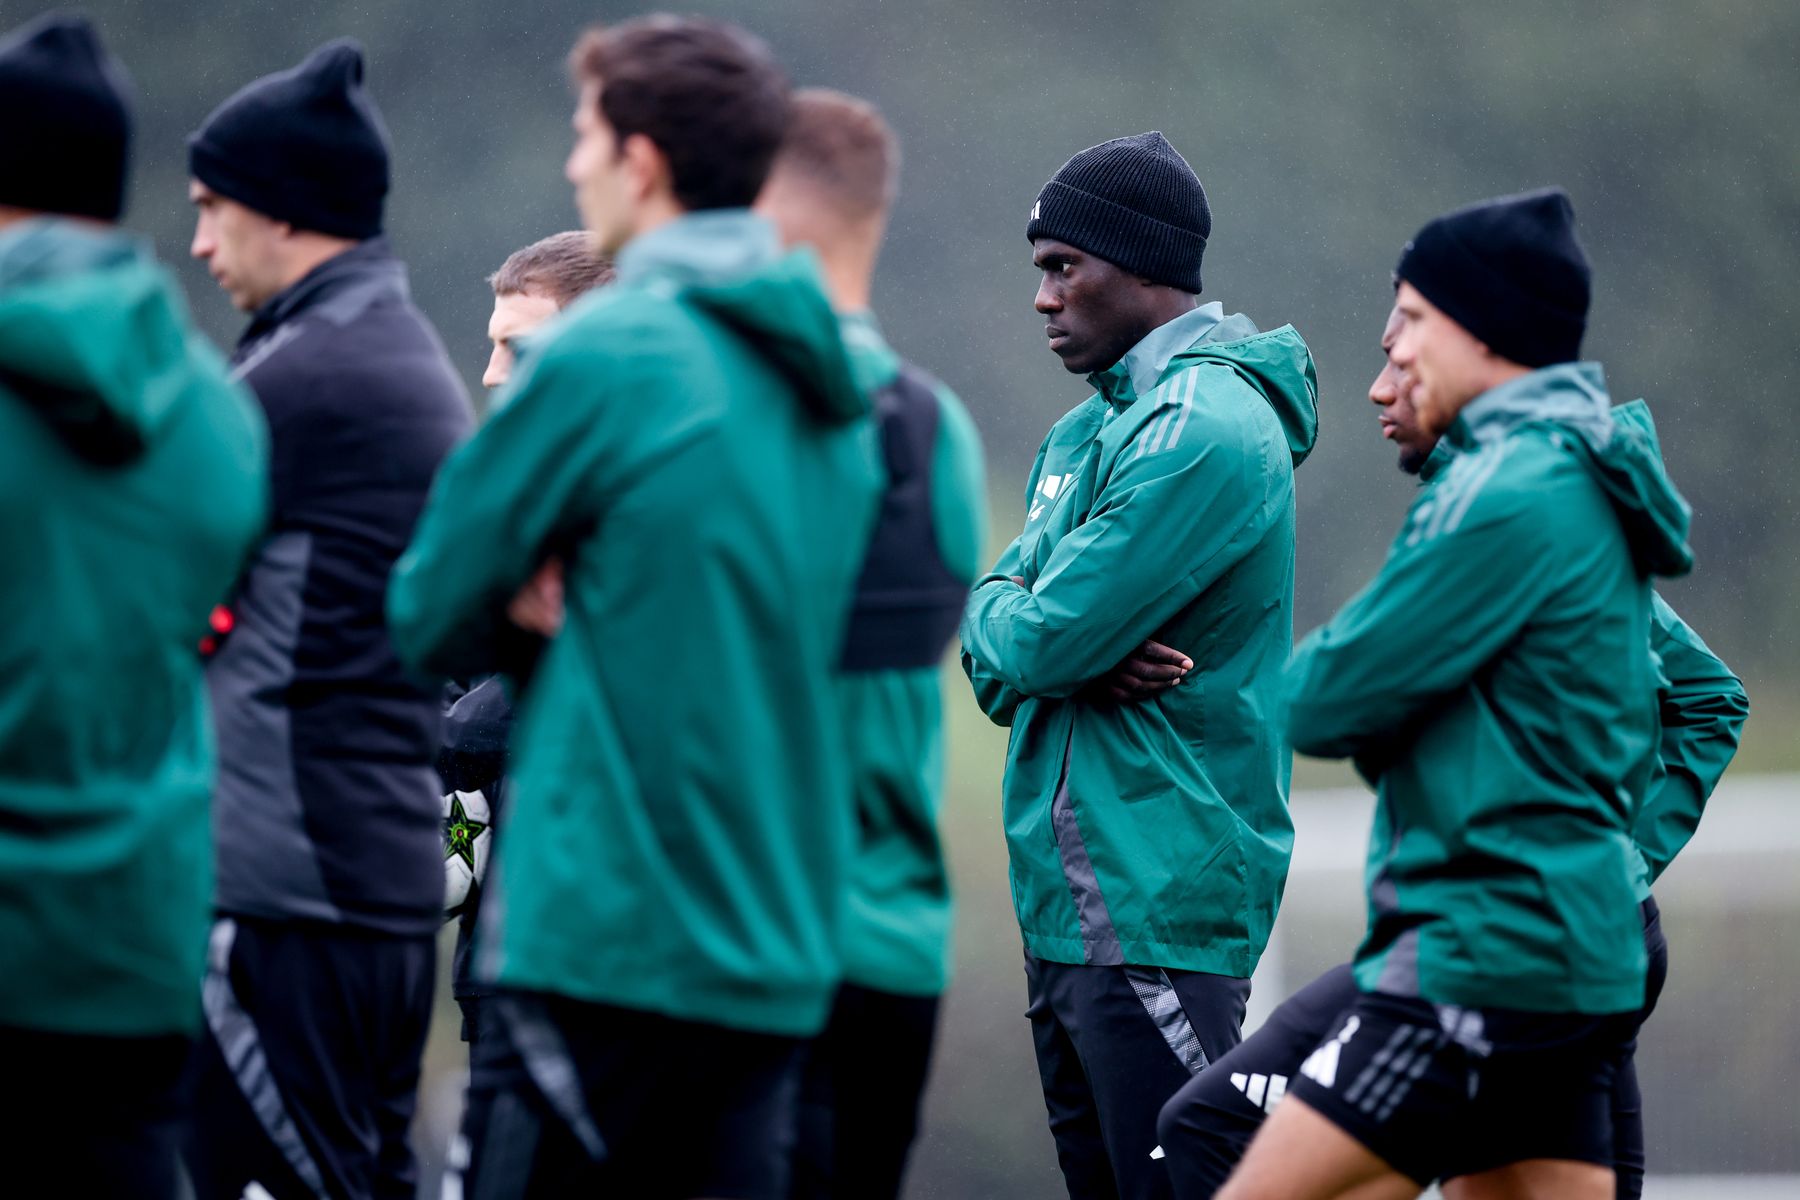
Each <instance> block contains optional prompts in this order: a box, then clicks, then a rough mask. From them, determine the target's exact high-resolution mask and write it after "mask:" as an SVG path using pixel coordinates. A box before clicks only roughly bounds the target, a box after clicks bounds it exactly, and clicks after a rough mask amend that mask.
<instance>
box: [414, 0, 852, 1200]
mask: <svg viewBox="0 0 1800 1200" xmlns="http://www.w3.org/2000/svg"><path fill="white" fill-rule="evenodd" d="M572 66H573V68H574V73H575V76H576V79H577V81H578V83H579V86H580V97H579V99H578V101H577V104H576V108H575V117H574V122H575V129H576V140H575V146H574V149H573V151H572V152H571V154H570V156H569V160H568V164H567V167H566V172H565V173H566V174H567V176H568V178H569V180H570V182H571V183H573V184H574V185H575V190H576V202H577V206H578V207H579V208H580V210H581V213H582V217H583V221H584V224H585V225H586V227H587V228H588V230H589V231H590V232H591V233H593V234H594V235H595V238H596V244H597V248H598V249H599V250H601V251H602V252H603V253H607V254H609V255H612V256H613V258H614V261H615V263H616V264H617V269H618V278H617V280H616V282H615V283H613V284H612V285H611V286H610V287H607V288H605V289H603V290H602V291H600V292H598V293H596V294H595V295H593V296H591V297H590V298H588V299H586V300H584V301H582V302H581V303H579V304H578V305H576V306H575V308H574V309H572V310H571V311H570V312H569V313H567V314H566V315H565V316H564V317H563V318H561V319H560V320H559V322H558V324H557V327H556V329H555V330H554V331H553V332H552V333H551V334H550V335H549V336H548V337H546V338H543V339H541V340H540V341H539V342H538V343H537V344H535V345H534V346H532V348H531V349H530V351H529V352H528V353H527V354H526V355H525V357H524V358H523V359H522V361H521V362H520V364H519V370H518V372H517V373H516V374H515V375H514V377H513V379H512V381H511V382H510V383H509V384H508V385H507V386H506V388H505V389H504V390H503V391H502V393H501V395H500V396H499V398H498V400H497V402H496V405H495V413H494V415H493V416H492V417H491V418H490V419H489V421H488V423H487V424H486V425H485V426H483V428H482V429H481V431H480V432H479V433H477V434H476V435H475V437H474V439H473V440H472V441H470V442H469V444H468V445H467V446H465V447H463V448H462V449H461V450H459V451H458V452H457V454H456V455H455V456H454V457H453V458H452V460H451V462H450V465H449V466H448V467H447V468H446V470H445V472H444V475H443V477H442V478H441V479H440V480H439V483H438V486H437V489H436V491H435V492H434V494H433V497H432V503H431V505H430V507H429V509H428V510H427V513H426V516H425V519H424V522H423V523H422V525H421V527H420V530H419V533H418V536H417V538H416V540H415V542H414V545H413V547H412V549H411V550H410V551H409V552H408V555H407V558H406V559H405V561H404V562H403V564H402V567H401V569H400V571H399V572H398V573H397V574H396V576H395V580H394V584H393V588H392V592H391V595H390V598H389V610H390V614H391V619H392V622H393V627H394V631H395V636H396V639H397V641H398V643H399V645H400V646H401V649H402V652H403V653H404V655H405V656H406V657H407V658H408V659H409V660H411V661H412V662H414V663H415V664H417V665H419V666H421V667H424V668H426V669H430V670H435V671H438V672H440V673H442V674H445V675H448V676H453V677H466V676H469V675H473V674H478V673H481V672H484V671H491V670H494V669H496V668H497V667H500V666H502V665H504V661H505V659H506V657H507V656H508V655H509V654H511V653H513V651H514V647H515V646H516V643H517V641H518V638H519V637H520V636H522V634H521V632H520V630H519V627H518V626H517V625H516V624H514V623H513V622H512V621H511V620H510V619H509V617H508V608H509V605H510V602H511V600H512V599H513V597H514V596H515V594H516V593H517V591H518V590H519V588H520V587H521V586H522V585H524V584H525V583H526V581H527V580H528V579H529V578H530V577H531V576H532V574H533V573H534V572H535V571H536V570H537V569H538V568H539V567H540V566H541V564H542V563H543V562H544V561H546V559H547V558H549V557H550V556H552V555H556V556H559V557H561V558H562V560H563V562H564V574H565V584H564V597H565V602H566V618H565V620H564V623H563V626H562V628H561V630H560V632H558V633H557V635H556V636H555V637H554V638H552V639H550V641H549V643H548V645H547V647H545V648H544V650H543V654H542V657H541V659H540V661H539V662H538V663H537V666H536V670H535V672H534V674H533V675H532V678H531V681H530V682H529V684H528V685H527V686H526V688H525V691H524V693H523V696H522V700H521V705H520V710H519V719H518V722H517V724H516V725H515V727H514V737H513V755H512V759H511V770H512V774H511V780H510V783H511V789H512V790H511V793H510V801H509V804H508V808H507V814H506V829H505V831H504V836H503V837H502V838H501V840H500V843H499V845H498V847H497V850H498V854H497V858H496V861H495V863H494V866H493V868H492V871H491V873H490V875H489V878H488V882H487V887H488V897H487V902H486V903H487V906H488V907H487V908H486V910H485V913H484V917H483V926H484V928H483V932H482V936H481V938H480V940H479V942H478V944H477V946H476V955H477V964H476V965H477V970H478V972H479V973H480V974H481V975H482V976H483V977H484V978H488V979H491V980H494V981H495V982H497V983H498V984H499V985H500V987H501V989H502V994H501V995H499V996H496V997H495V998H494V999H493V1001H492V1002H491V1003H492V1005H493V1006H494V1008H495V1009H496V1011H497V1012H498V1013H499V1020H498V1022H497V1024H498V1025H499V1027H500V1028H501V1029H502V1030H503V1031H504V1033H505V1035H506V1036H505V1037H504V1038H503V1039H502V1038H493V1039H490V1038H487V1037H485V1036H484V1037H482V1038H480V1039H478V1040H477V1041H476V1042H475V1045H474V1051H473V1053H474V1064H473V1068H472V1073H473V1078H472V1084H471V1086H472V1089H473V1091H475V1092H476V1093H478V1094H479V1093H484V1092H485V1093H487V1094H488V1095H489V1096H490V1099H491V1107H490V1109H489V1112H490V1114H491V1115H490V1116H489V1118H488V1121H487V1125H486V1127H485V1128H484V1129H482V1130H471V1131H469V1136H470V1141H471V1143H472V1146H473V1150H474V1159H473V1162H472V1164H471V1175H472V1179H471V1182H470V1187H471V1189H472V1190H473V1191H474V1193H475V1194H477V1195H482V1194H494V1195H500V1194H504V1195H508V1196H562V1195H571V1194H578V1193H584V1192H598V1191H601V1190H605V1191H607V1192H608V1193H609V1194H617V1195H628V1196H642V1197H723V1198H737V1197H755V1198H759V1200H762V1198H767V1200H775V1198H777V1197H781V1196H782V1195H784V1193H785V1190H786V1186H787V1158H788V1152H787V1150H788V1144H789V1139H790V1137H791V1131H792V1121H793V1115H794V1095H795V1087H796V1083H797V1079H798V1064H799V1056H800V1050H801V1047H802V1045H803V1044H804V1040H805V1039H807V1038H811V1037H813V1036H814V1035H816V1034H817V1033H818V1032H819V1031H820V1029H821V1028H823V1026H824V1024H825V1018H826V1014H827V1012H828V1010H829V1008H830V1004H831V1000H832V997H833V995H834V993H835V991H836V989H837V984H838V981H839V977H840V974H841V964H840V957H841V955H840V949H839V945H838V935H839V931H840V924H841V922H840V916H841V912H842V909H843V907H844V905H845V898H846V894H847V882H846V874H847V871H848V868H849V865H850V857H851V849H852V836H853V826H854V815H853V806H852V804H851V801H850V781H849V773H848V770H847V764H846V761H845V754H844V747H843V743H842V729H841V727H840V724H839V717H838V713H837V707H836V706H837V694H836V691H835V688H834V674H835V669H836V667H837V665H838V663H839V661H840V657H841V651H842V647H843V637H844V631H845V626H846V621H847V618H848V616H849V612H850V607H851V597H852V590H853V587H854V584H855V582H856V578H857V572H858V569H859V568H860V566H861V564H862V560H863V556H864V552H865V551H866V550H867V548H868V543H869V535H870V531H871V529H872V528H873V523H874V519H875V514H876V503H877V499H878V497H879V493H880V487H881V476H880V472H879V470H878V469H877V464H876V462H875V457H874V453H873V444H872V438H871V436H870V434H871V430H870V427H869V423H868V422H867V420H866V417H867V415H868V412H869V404H868V399H867V397H866V396H865V395H864V394H863V393H862V392H861V391H860V390H859V389H858V388H857V386H856V382H855V378H854V376H853V374H852V369H851V366H850V363H849V360H848V359H847V357H846V355H845V352H844V347H843V343H842V340H841V337H840V334H839V332H838V320H837V317H836V316H835V315H834V313H833V312H832V308H831V304H830V301H829V299H828V298H827V296H826V293H825V291H824V287H823V285H822V283H821V281H820V279H819V277H818V272H817V269H816V268H815V267H814V265H813V259H812V257H811V255H808V254H798V253H797V254H791V255H785V256H784V255H782V254H781V253H780V249H779V246H778V244H777V242H776V235H775V231H774V229H773V228H772V227H771V226H770V225H769V224H768V223H767V222H766V221H764V220H762V219H761V218H758V217H756V216H755V215H753V214H752V213H751V212H750V211H748V206H749V205H750V203H751V202H752V201H754V200H755V198H756V195H757V192H758V191H759V190H760V188H761V187H762V184H763V181H764V179H765V177H766V176H767V174H768V169H769V164H770V162H771V161H772V160H773V158H774V156H775V153H776V150H777V148H778V147H779V145H780V143H781V139H782V136H783V134H784V133H785V131H786V128H787V123H788V113H789V88H788V84H787V81H786V78H785V76H784V75H783V73H782V72H781V70H780V68H779V67H778V66H777V65H776V63H775V62H774V60H773V58H772V57H771V56H770V54H769V51H768V50H767V48H766V47H765V46H764V45H763V44H762V43H761V42H759V41H757V40H756V39H754V38H752V37H750V36H749V35H748V34H745V33H743V32H742V31H740V30H738V29H736V28H735V27H732V26H729V25H724V24H720V23H717V22H713V21H707V20H701V19H684V18H676V17H670V16H660V15H659V16H651V17H645V18H641V19H638V20H634V21H630V22H627V23H624V24H621V25H618V26H614V27H610V28H606V29H597V30H594V31H592V32H590V33H589V34H587V35H586V36H585V37H583V38H582V40H581V41H580V43H579V44H578V45H577V46H576V48H575V51H574V54H573V56H572ZM496 918H497V919H496Z"/></svg>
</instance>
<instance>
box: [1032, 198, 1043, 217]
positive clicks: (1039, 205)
mask: <svg viewBox="0 0 1800 1200" xmlns="http://www.w3.org/2000/svg"><path fill="white" fill-rule="evenodd" d="M1042 207H1044V202H1043V201H1042V200H1039V201H1037V202H1036V203H1034V204H1033V205H1032V206H1031V219H1032V220H1033V221H1035V220H1037V219H1038V209H1040V208H1042Z"/></svg>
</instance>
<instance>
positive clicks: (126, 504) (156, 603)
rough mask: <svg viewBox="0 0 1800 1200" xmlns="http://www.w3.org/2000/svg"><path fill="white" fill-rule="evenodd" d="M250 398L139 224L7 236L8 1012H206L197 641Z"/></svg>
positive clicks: (4, 783)
mask: <svg viewBox="0 0 1800 1200" xmlns="http://www.w3.org/2000/svg"><path fill="white" fill-rule="evenodd" d="M264 455H265V437H264V432H263V428H262V422H261V420H260V419H259V418H258V416H257V414H256V411H255V407H254V405H253V404H252V403H251V401H250V398H249V397H248V396H247V395H245V394H244V393H243V391H242V390H241V389H240V388H237V387H235V386H233V385H232V384H231V383H230V381H229V380H228V379H227V377H226V373H225V365H224V363H223V362H221V361H220V360H219V357H218V355H217V354H216V353H214V352H213V351H212V350H211V348H210V347H208V346H207V345H206V344H205V342H204V341H203V340H202V339H201V338H200V337H199V336H197V335H196V334H195V333H193V331H192V330H191V329H190V328H189V327H188V322H187V314H186V311H185V309H184V307H183V305H182V303H181V300H180V294H179V292H178V291H177V289H176V287H175V286H174V283H173V281H172V280H171V279H170V278H169V277H168V275H167V274H166V273H165V272H164V271H163V269H162V268H161V267H159V266H157V265H156V263H155V261H154V260H153V259H152V258H151V257H150V254H149V252H148V250H147V249H146V248H145V247H144V246H143V245H141V244H140V243H139V242H138V241H137V240H136V239H134V238H131V237H128V236H126V235H124V234H121V233H118V232H114V231H101V230H99V229H97V228H93V227H88V226H83V225H77V224H75V223H72V222H63V221H28V222H22V223H20V224H18V225H15V226H12V227H10V228H8V229H7V230H5V231H4V232H0V561H3V562H4V563H5V564H6V586H5V587H4V588H0V679H4V680H5V681H6V686H5V687H4V689H0V962H3V963H4V964H5V980H4V982H0V1025H7V1026H14V1027H23V1028H29V1029H51V1030H59V1031H65V1032H75V1033H92V1034H108V1035H120V1036H143V1035H150V1034H164V1033H173V1032H177V1031H183V1030H187V1029H190V1028H191V1027H192V1026H193V1025H194V1024H195V1022H196V1021H197V1020H198V1018H199V1013H200V1006H199V995H200V991H199V979H200V973H201V957H202V952H203V951H204V949H205V945H206V929H207V924H208V914H209V911H210V909H209V905H210V899H211V895H210V893H211V874H212V846H211V838H210V836H209V830H208V823H207V799H208V795H209V793H210V792H211V790H212V783H213V743H212V731H211V729H210V728H209V725H210V718H209V715H208V711H207V704H206V695H205V691H204V689H203V687H202V684H201V673H200V660H199V653H198V649H197V647H198V644H199V639H200V637H201V635H202V634H203V633H205V631H206V617H207V613H208V611H209V610H210V609H211V608H212V606H213V605H214V604H216V603H217V602H218V601H219V600H220V599H222V598H223V596H224V594H225V591H226V589H227V588H228V587H229V586H230V583H231V581H232V579H233V578H234V577H235V576H236V575H237V573H238V570H239V569H240V568H241V567H242V565H243V563H244V560H245V556H246V555H247V554H248V552H249V550H250V548H251V545H252V543H253V542H254V539H255V537H256V535H257V532H258V531H259V530H260V529H261V527H262V519H263V513H264V510H265V507H266V504H267V474H266V465H265V458H264Z"/></svg>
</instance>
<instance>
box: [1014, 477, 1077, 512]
mask: <svg viewBox="0 0 1800 1200" xmlns="http://www.w3.org/2000/svg"><path fill="white" fill-rule="evenodd" d="M1074 478H1075V473H1074V472H1073V471H1071V472H1070V473H1069V474H1067V475H1046V476H1044V477H1043V478H1042V479H1040V480H1038V485H1037V490H1038V495H1040V496H1042V497H1043V498H1044V499H1043V500H1039V501H1037V502H1036V503H1034V504H1033V505H1032V506H1031V512H1030V513H1029V514H1028V515H1027V516H1026V517H1025V519H1026V520H1027V521H1035V520H1037V519H1038V518H1039V517H1041V516H1043V515H1044V501H1046V500H1054V499H1056V497H1057V494H1058V493H1060V492H1061V491H1062V490H1063V487H1064V485H1066V484H1067V483H1068V482H1069V481H1070V480H1072V479H1074Z"/></svg>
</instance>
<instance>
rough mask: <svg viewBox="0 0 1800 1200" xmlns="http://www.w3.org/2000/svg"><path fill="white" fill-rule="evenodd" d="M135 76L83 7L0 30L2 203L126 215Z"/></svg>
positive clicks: (112, 217)
mask: <svg viewBox="0 0 1800 1200" xmlns="http://www.w3.org/2000/svg"><path fill="white" fill-rule="evenodd" d="M130 97H131V83H130V80H129V79H128V78H127V77H126V75H125V69H124V68H123V67H121V66H120V65H119V62H118V60H117V59H115V58H114V57H113V56H112V55H110V54H108V53H107V52H106V47H104V46H102V45H101V44H100V38H99V36H98V35H97V34H95V32H94V28H93V26H91V25H89V24H88V23H87V22H86V21H85V20H83V19H82V18H80V17H72V16H65V15H63V14H61V13H47V14H45V15H44V16H41V17H38V18H37V19H36V20H34V21H30V22H28V23H27V24H25V25H22V26H20V27H19V28H18V29H15V30H14V31H13V32H11V33H9V34H7V35H6V36H5V37H4V38H0V113H4V114H5V116H4V117H0V164H4V165H0V204H5V205H9V206H11V207H13V208H27V209H31V210H33V211H35V212H47V213H62V214H66V215H68V216H75V217H93V218H96V219H98V220H101V221H117V220H118V219H119V215H120V214H121V213H122V212H124V210H125V177H126V174H127V172H128V170H129V167H130V162H131V108H130Z"/></svg>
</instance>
